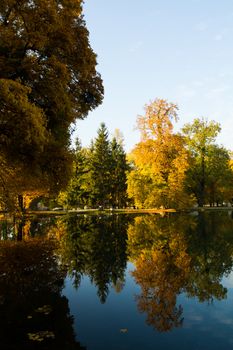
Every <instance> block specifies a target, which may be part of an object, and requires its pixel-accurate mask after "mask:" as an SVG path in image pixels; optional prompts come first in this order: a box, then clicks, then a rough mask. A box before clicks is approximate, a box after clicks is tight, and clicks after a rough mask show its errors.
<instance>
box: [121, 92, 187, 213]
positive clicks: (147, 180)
mask: <svg viewBox="0 0 233 350" xmlns="http://www.w3.org/2000/svg"><path fill="white" fill-rule="evenodd" d="M177 111H178V107H177V105H176V104H173V103H169V102H167V101H166V100H162V99H156V100H155V101H154V102H152V103H151V104H149V105H146V106H145V115H144V116H139V117H138V119H137V124H138V129H139V130H140V132H141V141H140V142H139V143H138V144H137V145H136V147H135V148H134V149H133V151H132V154H131V157H132V159H133V161H134V165H135V167H134V169H133V171H132V172H131V173H130V174H129V176H128V194H129V196H130V197H131V198H134V200H135V204H136V205H137V206H138V207H160V206H163V207H166V208H168V207H175V208H179V207H185V206H186V205H187V203H189V202H190V197H188V196H187V195H186V194H185V192H184V179H185V172H186V170H187V168H188V153H187V151H186V149H185V147H184V140H183V137H182V136H181V135H179V134H175V133H174V132H173V120H174V121H177Z"/></svg>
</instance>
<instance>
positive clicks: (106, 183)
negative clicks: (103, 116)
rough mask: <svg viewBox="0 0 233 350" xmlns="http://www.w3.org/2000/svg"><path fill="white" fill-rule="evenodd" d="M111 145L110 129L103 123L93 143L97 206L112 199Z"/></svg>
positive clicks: (108, 202)
mask: <svg viewBox="0 0 233 350" xmlns="http://www.w3.org/2000/svg"><path fill="white" fill-rule="evenodd" d="M111 169H112V159H111V147H110V141H109V135H108V130H107V128H106V126H105V124H104V123H101V125H100V128H99V129H98V132H97V137H96V139H95V141H94V143H93V153H92V160H91V170H92V176H93V196H94V198H95V204H96V205H97V206H103V207H104V206H106V205H109V204H110V199H111V176H112V174H111Z"/></svg>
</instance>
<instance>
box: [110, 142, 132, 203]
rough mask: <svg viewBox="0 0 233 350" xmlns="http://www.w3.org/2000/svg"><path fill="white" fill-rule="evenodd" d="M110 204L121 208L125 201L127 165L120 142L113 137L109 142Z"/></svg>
mask: <svg viewBox="0 0 233 350" xmlns="http://www.w3.org/2000/svg"><path fill="white" fill-rule="evenodd" d="M111 156H112V157H111V158H112V171H111V204H112V206H113V207H118V208H122V207H124V206H125V205H126V203H127V171H128V170H129V165H128V163H127V160H126V153H125V151H124V149H123V146H122V144H121V143H119V142H118V141H117V139H116V138H115V137H114V138H113V140H112V142H111Z"/></svg>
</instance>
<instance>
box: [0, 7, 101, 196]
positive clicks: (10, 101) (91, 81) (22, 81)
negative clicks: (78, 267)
mask: <svg viewBox="0 0 233 350" xmlns="http://www.w3.org/2000/svg"><path fill="white" fill-rule="evenodd" d="M82 3H83V1H81V0H78V1H75V0H70V1H65V0H58V1H53V0H47V1H44V0H37V1H33V0H32V1H29V0H20V1H18V0H2V1H1V4H0V102H1V110H0V120H1V122H0V135H1V137H0V147H1V157H2V158H3V159H4V162H5V163H6V165H7V167H10V166H12V167H13V168H14V167H15V166H17V167H19V168H20V171H21V177H25V178H27V174H30V175H31V178H33V179H35V178H36V179H39V181H37V182H34V180H33V182H32V184H33V185H32V186H31V187H33V188H34V189H37V187H38V182H40V187H43V188H44V190H46V191H48V190H52V191H56V190H58V189H60V188H61V187H63V186H65V185H66V183H67V179H68V175H69V173H70V167H71V163H72V157H71V152H70V147H69V143H70V129H71V128H70V126H71V124H72V123H74V122H75V120H76V119H77V118H81V119H82V118H84V117H85V116H86V115H87V113H88V111H90V110H92V109H94V108H95V107H96V106H98V105H99V104H100V103H101V101H102V98H103V86H102V80H101V78H100V76H99V74H98V73H97V72H96V69H95V67H96V55H95V53H94V52H93V51H92V49H91V47H90V44H89V40H88V35H89V33H88V30H87V28H86V25H85V21H84V20H83V15H82ZM14 178H15V177H12V181H14ZM29 187H30V186H29V180H27V181H25V182H24V183H23V182H22V181H21V187H18V194H20V195H22V193H23V192H24V191H28V188H29ZM1 188H2V191H3V186H1Z"/></svg>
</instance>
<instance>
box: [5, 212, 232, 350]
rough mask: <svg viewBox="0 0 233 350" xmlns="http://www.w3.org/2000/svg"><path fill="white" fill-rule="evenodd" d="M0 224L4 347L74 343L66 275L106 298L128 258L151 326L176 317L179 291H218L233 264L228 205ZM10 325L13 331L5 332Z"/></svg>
mask: <svg viewBox="0 0 233 350" xmlns="http://www.w3.org/2000/svg"><path fill="white" fill-rule="evenodd" d="M0 228H1V244H0V314H1V316H2V317H1V318H0V329H1V331H0V334H1V336H0V344H1V346H2V344H4V346H5V347H3V348H4V349H14V346H15V348H17V349H21V348H22V349H29V348H30V346H31V344H32V343H33V344H35V347H34V348H35V349H37V347H38V349H39V348H40V349H55V346H56V349H82V347H81V345H80V344H79V342H77V341H76V340H75V339H76V338H75V337H79V334H78V332H79V330H77V334H76V335H75V334H74V331H73V319H72V317H71V316H70V312H69V307H68V300H67V298H65V297H64V296H62V290H63V286H64V279H65V277H67V276H69V277H70V278H71V280H72V284H73V286H74V287H75V288H76V289H78V288H79V287H80V286H81V284H82V279H83V277H84V276H88V277H89V279H90V281H91V283H92V285H93V286H95V288H96V293H97V295H98V297H99V300H100V302H101V303H105V302H106V301H107V297H108V295H109V293H110V291H111V290H112V288H114V290H115V291H116V292H117V293H122V291H124V288H125V285H127V278H130V276H129V277H127V276H126V266H127V261H130V262H132V263H133V265H134V269H133V270H132V271H131V278H133V279H134V281H135V283H136V285H138V286H139V287H140V291H139V292H138V293H137V295H136V296H135V302H136V305H137V308H138V311H139V313H142V314H144V315H145V316H146V322H147V324H148V325H150V326H152V327H153V328H154V329H155V330H157V331H159V332H165V331H170V330H172V329H175V328H177V327H181V326H182V325H183V324H184V322H185V320H184V310H183V307H182V305H180V303H179V302H178V296H179V295H181V294H182V293H183V294H185V295H186V296H187V297H188V298H194V297H195V298H197V299H198V300H199V302H207V303H212V302H213V300H222V299H224V298H226V297H227V289H226V288H225V287H224V286H223V285H222V278H223V277H224V276H227V275H228V274H229V273H230V272H231V271H232V267H233V234H232V233H233V220H232V217H230V216H229V215H228V213H224V212H222V213H220V214H215V213H209V214H208V213H205V214H204V213H199V214H198V215H177V214H172V215H168V216H165V217H160V216H157V215H138V216H133V215H130V216H128V215H111V216H67V217H60V218H57V219H54V218H53V219H51V218H42V219H36V220H32V221H30V220H28V219H27V220H24V221H23V222H20V223H16V222H11V223H6V222H5V223H4V222H1V224H0ZM42 237H44V238H43V239H42ZM6 239H8V240H7V241H4V240H6ZM17 240H18V242H17ZM19 240H22V241H19ZM132 293H133V292H132ZM51 325H53V326H52V327H51ZM12 329H14V333H15V337H12V338H11V337H10V338H9V336H7V334H10V333H9V332H10V330H11V331H12ZM36 337H37V338H36ZM39 338H41V339H42V340H38V339H39ZM16 342H17V347H16ZM42 346H43V347H42Z"/></svg>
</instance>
